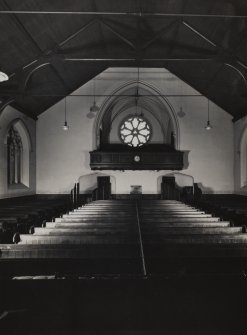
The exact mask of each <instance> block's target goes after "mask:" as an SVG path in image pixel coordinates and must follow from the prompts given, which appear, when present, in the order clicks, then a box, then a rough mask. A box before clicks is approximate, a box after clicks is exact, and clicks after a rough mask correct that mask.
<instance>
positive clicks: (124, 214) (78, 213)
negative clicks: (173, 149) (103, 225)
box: [63, 212, 136, 218]
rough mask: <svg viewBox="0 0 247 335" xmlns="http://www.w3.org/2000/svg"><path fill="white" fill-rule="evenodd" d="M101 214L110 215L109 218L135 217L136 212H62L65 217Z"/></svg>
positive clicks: (97, 215) (99, 215) (100, 215)
mask: <svg viewBox="0 0 247 335" xmlns="http://www.w3.org/2000/svg"><path fill="white" fill-rule="evenodd" d="M102 216H104V217H110V218H117V217H126V218H132V217H136V213H128V212H126V213H122V212H118V213H107V212H102V213H96V212H92V213H88V212H84V213H80V212H76V213H69V214H64V215H63V218H67V217H102Z"/></svg>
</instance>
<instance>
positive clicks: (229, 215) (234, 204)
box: [191, 194, 247, 226]
mask: <svg viewBox="0 0 247 335" xmlns="http://www.w3.org/2000/svg"><path fill="white" fill-rule="evenodd" d="M191 204H194V205H195V206H197V207H198V208H200V209H202V210H204V211H206V212H209V213H212V214H213V215H215V216H218V217H220V218H221V219H222V220H229V221H230V222H231V224H232V225H235V226H247V197H246V196H243V195H236V194H225V195H224V194H219V195H203V196H202V197H201V199H198V200H196V201H193V202H191Z"/></svg>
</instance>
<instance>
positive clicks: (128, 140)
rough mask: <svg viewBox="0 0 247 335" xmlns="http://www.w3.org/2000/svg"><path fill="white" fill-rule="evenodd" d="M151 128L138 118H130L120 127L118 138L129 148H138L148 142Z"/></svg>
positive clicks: (141, 118)
mask: <svg viewBox="0 0 247 335" xmlns="http://www.w3.org/2000/svg"><path fill="white" fill-rule="evenodd" d="M150 136H151V126H150V124H149V123H148V121H147V120H145V119H144V118H143V117H140V116H131V117H129V118H128V119H127V120H125V121H124V122H123V123H122V124H121V125H120V137H121V140H122V142H123V143H125V144H127V145H129V146H131V147H140V146H142V145H143V144H146V143H147V142H148V141H149V140H150Z"/></svg>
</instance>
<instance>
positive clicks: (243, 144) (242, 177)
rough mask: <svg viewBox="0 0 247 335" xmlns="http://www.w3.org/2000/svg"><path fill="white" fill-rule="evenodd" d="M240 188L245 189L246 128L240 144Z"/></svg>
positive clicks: (246, 160)
mask: <svg viewBox="0 0 247 335" xmlns="http://www.w3.org/2000/svg"><path fill="white" fill-rule="evenodd" d="M240 187H241V188H247V128H245V130H244V132H243V135H242V138H241V142H240Z"/></svg>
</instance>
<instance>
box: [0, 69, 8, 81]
mask: <svg viewBox="0 0 247 335" xmlns="http://www.w3.org/2000/svg"><path fill="white" fill-rule="evenodd" d="M7 80H9V76H8V75H7V74H6V73H4V72H1V71H0V82H3V81H7Z"/></svg>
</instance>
